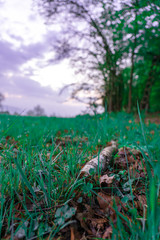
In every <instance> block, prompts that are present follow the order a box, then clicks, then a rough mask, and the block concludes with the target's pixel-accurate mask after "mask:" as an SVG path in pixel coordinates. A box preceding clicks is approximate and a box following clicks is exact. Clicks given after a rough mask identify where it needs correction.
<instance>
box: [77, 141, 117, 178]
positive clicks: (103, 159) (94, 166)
mask: <svg viewBox="0 0 160 240" xmlns="http://www.w3.org/2000/svg"><path fill="white" fill-rule="evenodd" d="M111 143H112V145H111V146H109V147H106V148H104V149H103V150H102V151H101V152H100V154H99V155H98V156H97V157H95V158H93V159H91V160H90V161H89V162H87V163H86V165H85V166H84V167H83V168H82V169H81V172H80V176H81V177H82V176H85V177H87V176H90V175H91V172H92V171H94V173H96V172H97V170H98V168H99V169H100V170H101V172H104V171H105V170H106V168H107V165H108V164H109V163H110V161H111V159H112V156H113V155H114V154H116V153H117V152H118V148H117V143H116V142H115V141H111Z"/></svg>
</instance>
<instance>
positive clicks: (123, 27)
mask: <svg viewBox="0 0 160 240" xmlns="http://www.w3.org/2000/svg"><path fill="white" fill-rule="evenodd" d="M39 3H42V4H41V7H42V9H43V13H44V14H45V15H46V16H47V18H48V21H49V23H54V24H55V26H56V28H57V26H61V31H60V32H58V34H57V41H55V42H54V43H53V46H54V49H55V50H56V56H55V59H54V61H55V62H57V61H60V60H62V59H64V58H70V60H71V64H72V66H73V67H75V69H76V72H77V73H79V72H80V73H82V74H83V75H84V79H85V80H84V81H82V82H80V84H75V85H73V84H72V88H73V91H72V95H71V97H72V98H75V99H77V100H80V101H85V102H88V103H89V104H90V106H96V109H97V106H99V105H103V107H106V105H107V109H108V111H109V112H111V111H117V110H118V111H119V110H121V109H122V107H123V108H125V109H128V111H129V112H130V111H131V110H132V109H133V108H134V107H135V106H136V104H137V100H139V101H140V100H141V102H145V104H144V103H143V104H141V106H142V108H144V105H145V106H148V107H147V108H149V103H148V102H149V101H150V98H151V96H153V94H152V88H153V87H154V85H155V84H157V79H159V78H158V77H157V79H156V77H155V73H158V71H159V70H158V65H157V63H155V61H154V60H153V59H155V56H156V59H159V57H158V54H157V52H158V51H159V50H158V49H159V44H158V40H159V38H160V33H159V30H158V27H157V26H156V25H155V26H154V24H153V23H154V22H160V21H159V20H160V17H159V15H158V13H159V9H160V7H159V5H158V1H156V0H150V1H145V0H141V1H139V0H131V1H129V2H128V1H126V2H125V1H120V2H119V5H117V1H116V0H101V1H99V0H77V1H74V0H39ZM150 22H151V23H150ZM59 24H60V25H59ZM151 24H152V25H151ZM153 39H154V42H155V46H153V44H152V40H153ZM150 53H151V55H152V57H153V59H152V57H149V56H150ZM152 60H153V61H154V63H153V61H152ZM141 61H143V64H142V63H141ZM152 63H153V64H152ZM152 65H153V67H151V66H152ZM143 68H144V69H145V71H143V70H142V69H143ZM155 69H157V70H155ZM146 71H147V74H145V72H146ZM151 73H152V74H151ZM151 79H152V80H151ZM148 82H150V84H148ZM143 89H144V91H143ZM145 89H146V90H145ZM146 93H147V98H146V97H145V96H146ZM145 108H146V107H145Z"/></svg>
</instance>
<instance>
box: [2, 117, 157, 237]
mask: <svg viewBox="0 0 160 240" xmlns="http://www.w3.org/2000/svg"><path fill="white" fill-rule="evenodd" d="M111 140H116V141H118V144H119V148H121V147H131V148H135V147H136V148H137V149H139V150H140V151H141V153H142V156H143V158H144V160H145V163H144V166H143V171H144V172H145V177H144V178H143V179H141V178H140V177H139V178H138V180H137V178H136V176H135V177H134V178H133V176H131V173H130V170H129V163H128V161H129V159H128V155H127V153H125V159H126V162H127V165H126V166H127V167H126V173H125V174H123V173H122V169H121V173H120V170H119V169H116V170H114V169H113V166H108V167H109V168H111V169H110V170H109V171H110V173H112V172H114V174H116V176H117V179H118V178H119V179H120V180H117V181H119V182H120V186H121V187H122V188H123V190H122V189H121V188H120V187H119V189H118V191H119V192H122V195H123V197H122V196H120V198H121V199H122V198H124V197H125V201H126V203H125V204H126V205H125V208H127V212H126V211H124V213H123V212H122V211H121V212H120V211H119V209H118V207H117V205H116V204H113V208H114V211H115V213H116V224H115V222H114V220H115V219H114V220H113V219H111V218H110V217H108V218H109V220H108V221H109V222H110V226H112V235H110V237H109V238H108V239H155V240H158V239H160V202H159V200H160V199H159V187H160V144H159V143H160V126H159V125H156V124H152V123H149V124H148V125H145V124H144V123H143V120H141V122H140V123H136V122H135V119H134V116H133V115H132V114H126V113H116V114H115V113H114V114H110V115H107V116H106V115H97V116H92V117H91V116H89V115H85V116H77V117H76V118H56V117H51V118H48V117H20V116H7V115H1V116H0V151H1V153H0V200H1V201H0V238H1V239H14V238H16V237H17V238H18V239H20V238H21V239H23V238H24V239H30V240H31V239H37V238H38V239H53V237H56V239H67V237H68V236H69V237H68V238H69V239H70V235H67V234H71V232H72V230H71V229H72V228H71V226H74V225H76V224H77V225H78V230H76V232H74V235H75V236H78V235H76V234H78V233H77V232H79V233H81V234H82V235H83V232H86V234H87V235H89V233H88V232H87V230H86V229H84V228H82V227H81V226H80V223H82V222H81V221H82V220H81V219H80V213H81V212H84V205H82V203H84V204H87V206H89V205H90V206H92V207H93V204H96V206H98V203H97V195H98V194H99V192H100V191H101V189H100V185H99V180H98V178H99V177H100V176H98V178H97V179H96V180H95V179H92V180H91V181H90V182H88V183H86V182H85V180H84V179H82V178H80V177H79V173H80V170H81V168H82V166H84V164H85V163H86V162H87V161H88V160H89V159H91V157H94V156H96V155H97V154H98V153H99V151H100V150H101V149H103V148H104V147H105V146H106V145H107V143H108V142H110V141H111ZM146 151H147V152H148V155H146V154H145V153H146ZM126 182H127V183H128V184H129V190H128V192H127V191H126V192H125V189H124V186H126V185H124V184H126ZM139 183H141V185H143V191H144V189H145V193H144V192H143V194H145V196H146V199H147V204H146V206H143V207H141V208H140V210H139V211H138V210H137V206H136V205H135V203H137V202H135V201H134V198H135V196H134V192H133V191H134V189H133V188H134V187H135V185H136V184H137V185H138V186H139ZM133 185H134V186H133ZM141 185H140V186H141ZM138 194H139V195H140V190H139V191H138ZM114 195H115V193H114ZM129 198H130V199H129ZM113 202H114V200H113ZM144 205H145V204H144ZM80 208H82V209H80ZM88 208H89V207H88ZM88 211H89V214H90V215H92V214H91V211H90V210H88ZM140 213H141V215H140ZM75 214H77V215H76V216H79V219H80V220H79V221H77V217H75ZM78 214H79V215H78ZM83 214H84V213H83ZM105 214H106V213H105ZM83 216H84V215H83ZM92 218H93V216H92ZM105 218H107V217H106V215H105ZM96 221H98V220H96ZM105 224H106V223H105ZM107 224H108V223H107ZM105 226H106V225H105ZM107 226H108V225H107ZM103 227H104V225H103ZM90 229H91V228H90ZM96 229H97V228H96ZM62 230H63V233H62ZM91 230H92V229H91ZM88 231H89V230H88ZM101 231H102V230H101ZM87 235H86V236H87ZM95 235H96V234H95ZM58 236H59V238H58ZM92 237H93V238H92V239H102V238H101V237H95V236H94V234H93V236H92ZM77 239H78V237H77ZM86 239H87V238H86ZM106 239H107V238H106ZM75 240H76V238H75Z"/></svg>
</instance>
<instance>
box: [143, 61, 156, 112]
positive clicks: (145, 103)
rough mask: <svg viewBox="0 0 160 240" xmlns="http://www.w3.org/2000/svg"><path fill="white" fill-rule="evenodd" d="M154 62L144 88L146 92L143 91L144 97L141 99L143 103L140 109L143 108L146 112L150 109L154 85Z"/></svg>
mask: <svg viewBox="0 0 160 240" xmlns="http://www.w3.org/2000/svg"><path fill="white" fill-rule="evenodd" d="M153 65H154V64H153V63H152V66H151V69H150V72H149V75H148V78H147V81H146V85H145V89H144V93H143V97H142V100H141V104H140V109H141V110H145V111H146V112H147V111H148V109H149V99H150V93H151V89H152V86H153V84H154V78H153V76H152V75H153Z"/></svg>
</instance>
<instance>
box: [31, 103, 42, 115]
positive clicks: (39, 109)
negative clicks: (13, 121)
mask: <svg viewBox="0 0 160 240" xmlns="http://www.w3.org/2000/svg"><path fill="white" fill-rule="evenodd" d="M27 115H28V116H45V111H44V109H43V108H42V107H41V106H40V105H37V106H35V107H34V109H33V110H29V111H28V112H27Z"/></svg>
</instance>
